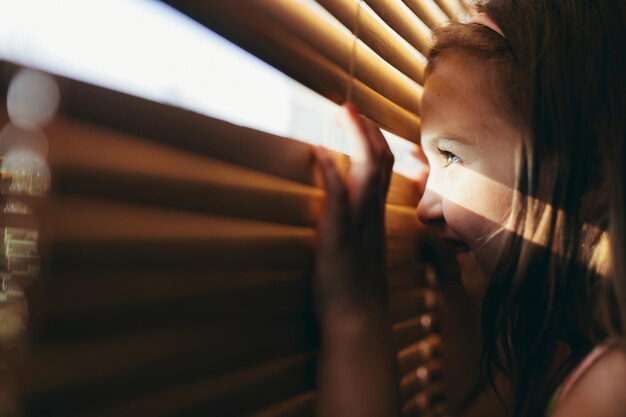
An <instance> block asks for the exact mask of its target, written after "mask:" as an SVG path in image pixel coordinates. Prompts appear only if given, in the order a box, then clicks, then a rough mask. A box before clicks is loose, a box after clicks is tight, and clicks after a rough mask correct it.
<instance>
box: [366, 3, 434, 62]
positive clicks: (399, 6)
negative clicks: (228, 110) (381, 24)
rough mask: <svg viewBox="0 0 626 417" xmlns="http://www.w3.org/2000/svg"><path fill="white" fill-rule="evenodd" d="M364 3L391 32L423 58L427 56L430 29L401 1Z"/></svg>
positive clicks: (429, 43) (430, 41) (429, 44)
mask: <svg viewBox="0 0 626 417" xmlns="http://www.w3.org/2000/svg"><path fill="white" fill-rule="evenodd" d="M365 2H366V3H367V4H368V5H369V6H370V7H371V8H372V10H374V12H376V14H377V15H378V16H380V18H381V19H383V20H384V21H385V23H387V24H388V25H389V26H390V27H391V28H392V29H393V30H395V31H396V32H398V34H399V35H400V36H402V37H403V38H404V39H406V40H407V42H409V43H410V44H411V45H413V46H414V47H415V48H416V49H417V50H418V51H420V52H421V53H422V54H423V55H424V56H428V52H429V50H430V47H431V43H432V39H431V33H430V29H429V28H428V26H426V24H425V23H424V22H422V21H421V20H420V19H418V18H417V16H415V14H413V13H412V12H411V10H410V9H409V8H408V7H407V6H406V5H405V4H404V3H403V2H402V0H365Z"/></svg>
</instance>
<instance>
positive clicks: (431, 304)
mask: <svg viewBox="0 0 626 417" xmlns="http://www.w3.org/2000/svg"><path fill="white" fill-rule="evenodd" d="M436 307H437V293H436V292H435V291H434V290H432V289H419V290H413V291H408V292H406V293H402V294H395V295H392V296H391V299H390V305H389V319H390V320H391V322H392V323H399V322H402V321H405V320H408V319H410V318H412V317H416V316H418V315H420V314H423V313H426V312H429V311H432V310H433V309H435V308H436Z"/></svg>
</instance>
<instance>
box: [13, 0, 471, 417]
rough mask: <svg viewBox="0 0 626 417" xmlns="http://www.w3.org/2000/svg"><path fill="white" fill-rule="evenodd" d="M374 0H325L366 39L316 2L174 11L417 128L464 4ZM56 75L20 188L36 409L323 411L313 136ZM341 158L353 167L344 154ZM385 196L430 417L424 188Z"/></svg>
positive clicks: (393, 286)
mask: <svg viewBox="0 0 626 417" xmlns="http://www.w3.org/2000/svg"><path fill="white" fill-rule="evenodd" d="M366 3H367V7H369V8H368V9H365V8H364V9H363V10H361V11H359V12H358V14H357V13H354V14H351V13H350V9H351V8H352V10H354V11H355V12H356V7H366V6H365V3H362V2H353V1H347V0H322V1H320V5H321V6H323V7H324V8H326V10H327V11H329V12H331V13H332V14H333V15H334V16H335V17H336V18H337V19H338V21H339V22H341V23H343V24H344V25H346V26H348V27H351V28H352V29H351V30H353V31H355V33H357V34H359V36H360V39H361V40H360V41H358V42H357V43H354V42H353V40H352V35H351V34H350V33H349V32H350V31H351V30H348V29H347V28H346V27H344V28H341V27H338V26H337V25H336V24H335V23H331V22H329V21H327V20H324V19H322V17H320V16H322V14H320V13H322V12H321V9H320V8H317V9H316V8H315V6H311V4H310V3H307V2H296V1H286V0H276V1H267V2H266V1H246V2H243V1H239V0H233V1H228V2H225V1H224V2H211V1H206V2H192V1H188V2H175V4H173V5H174V6H175V7H177V8H179V9H180V10H182V11H184V12H185V13H187V14H189V15H190V16H192V17H193V18H195V19H197V20H198V21H200V22H202V23H205V24H207V25H208V26H209V27H210V28H211V29H213V30H216V31H217V32H219V33H221V34H223V35H224V36H226V37H227V38H229V39H231V40H233V41H235V42H236V43H238V44H240V45H241V46H243V47H244V48H246V49H248V50H250V51H251V52H253V53H254V54H256V55H258V56H259V57H261V58H262V59H264V60H266V61H267V62H269V63H270V64H272V65H274V66H276V67H277V68H278V69H280V70H282V71H284V72H285V73H286V74H288V75H290V76H292V77H293V78H295V79H296V80H297V81H300V82H301V83H303V84H305V85H306V86H308V87H310V88H312V89H313V90H315V91H317V92H318V93H320V94H322V95H324V96H325V97H327V98H330V99H331V100H333V101H335V102H338V103H339V102H342V101H343V100H344V99H345V98H346V92H347V88H348V86H349V85H351V88H352V89H353V90H352V99H353V100H354V101H356V102H357V105H358V106H359V108H360V109H361V111H362V112H364V113H365V114H366V115H368V116H369V117H371V118H372V119H374V120H376V121H377V122H378V123H379V124H380V125H381V126H382V127H384V128H386V129H388V130H390V131H392V132H394V133H396V134H398V135H400V136H403V137H405V138H407V139H409V140H412V141H415V142H417V141H418V140H419V107H418V104H419V97H420V95H421V90H422V87H421V85H420V83H421V82H422V81H423V68H424V63H425V61H424V58H423V53H425V51H426V49H427V47H428V36H429V35H428V25H433V24H437V23H439V22H441V21H442V20H445V18H446V16H448V17H449V18H454V16H450V15H449V13H451V11H452V10H462V9H461V6H460V5H457V4H456V3H455V2H454V1H452V0H447V1H445V2H443V1H441V2H440V3H439V4H441V7H439V6H438V5H437V3H434V2H432V1H430V2H409V1H407V2H406V3H404V2H401V1H394V2H383V1H373V0H372V1H367V2H366ZM316 10H317V11H316ZM444 10H445V13H448V15H444ZM375 13H376V14H378V16H376V15H375ZM457 13H458V12H457ZM356 16H359V17H358V22H357V21H355V19H356ZM420 19H423V20H424V21H425V22H426V23H422V20H420ZM417 22H419V23H417ZM413 24H414V25H415V26H411V25H413ZM356 26H358V27H356ZM355 27H356V30H355ZM389 28H393V29H395V30H396V31H397V33H394V32H392V31H390V29H389ZM398 34H399V35H400V36H398ZM350 57H354V62H353V63H350ZM8 67H10V66H8ZM351 68H352V70H351ZM6 71H9V70H6ZM352 78H353V79H352ZM56 79H57V82H58V83H59V86H60V90H61V102H62V106H61V110H60V112H59V115H58V116H57V118H56V119H55V120H54V121H53V122H52V123H51V124H50V125H49V126H47V127H46V129H45V133H46V135H47V138H48V141H49V153H48V163H49V165H50V169H51V172H52V189H51V192H50V195H49V196H48V197H46V198H42V199H38V198H36V199H32V198H31V199H25V200H26V201H27V203H28V204H29V205H30V206H31V207H32V208H33V209H34V211H35V214H36V216H37V219H38V222H39V230H40V251H41V259H42V265H41V276H40V277H39V279H38V280H37V282H36V283H35V284H34V285H33V286H32V287H30V288H29V289H28V301H29V319H30V328H31V340H32V342H31V348H30V350H29V353H28V356H27V357H26V359H25V360H24V361H22V362H21V364H20V366H19V368H18V373H17V375H18V382H19V387H20V389H21V393H22V405H23V411H24V415H27V416H40V415H41V416H43V415H45V416H108V415H115V416H133V417H135V416H170V415H204V416H206V415H210V416H240V415H249V416H257V417H259V416H311V415H313V402H314V396H315V394H314V390H315V381H314V374H315V355H316V350H317V347H318V340H317V336H316V331H315V322H314V314H313V310H312V305H311V299H310V289H309V280H310V275H311V267H312V264H313V256H314V254H313V249H312V248H313V240H314V225H315V221H316V218H317V215H318V213H319V208H320V205H321V203H322V201H323V191H322V190H321V189H320V188H319V187H318V184H319V183H318V182H317V181H316V180H315V178H313V173H312V161H311V147H310V145H307V144H303V143H300V142H296V141H294V140H291V139H289V138H284V137H279V136H276V135H272V134H268V133H265V132H261V131H257V130H254V129H249V128H244V127H241V126H237V125H233V124H230V123H227V122H224V121H221V120H217V119H213V118H210V117H207V116H203V115H199V114H196V113H193V112H190V111H186V110H182V109H179V108H175V107H173V106H168V105H165V104H159V103H155V102H151V101H148V100H144V99H140V98H137V97H132V96H129V95H126V94H122V93H119V92H113V91H110V90H106V89H103V88H99V87H95V86H92V85H88V84H85V83H81V82H78V81H73V80H70V79H65V78H62V77H56ZM5 88H6V87H5ZM334 157H335V159H336V161H337V163H338V164H339V166H340V167H342V169H343V170H344V171H345V169H346V168H347V166H348V164H349V160H348V158H347V157H346V156H345V155H340V154H334ZM18 197H19V196H18ZM19 198H23V197H19ZM387 203H388V205H387V218H386V223H387V243H388V252H389V256H388V275H389V287H390V319H391V321H392V322H393V332H394V338H395V343H396V348H397V351H398V367H399V370H400V373H401V375H400V380H399V381H398V383H399V386H400V389H401V395H402V400H403V401H404V413H405V415H433V416H435V415H439V413H442V412H443V408H442V406H441V403H440V400H441V395H442V394H441V385H440V383H439V382H438V379H439V376H440V369H441V363H440V359H438V356H439V351H440V348H441V347H440V343H441V341H440V338H439V336H438V335H437V332H436V330H437V326H438V314H437V302H438V301H437V293H436V290H435V288H434V287H433V285H434V281H435V278H434V269H433V268H432V267H430V266H429V265H428V263H427V262H426V261H425V259H424V253H423V251H422V249H421V248H422V246H423V241H424V240H425V239H427V236H426V231H425V230H424V229H423V228H422V227H421V226H420V225H419V224H418V223H417V221H416V219H415V214H414V209H415V205H416V203H417V201H416V192H415V188H414V184H413V183H412V182H411V181H410V180H409V179H407V178H405V177H402V176H400V175H397V174H394V175H393V178H392V182H391V189H390V192H389V197H388V201H387ZM3 218H6V215H4V217H3Z"/></svg>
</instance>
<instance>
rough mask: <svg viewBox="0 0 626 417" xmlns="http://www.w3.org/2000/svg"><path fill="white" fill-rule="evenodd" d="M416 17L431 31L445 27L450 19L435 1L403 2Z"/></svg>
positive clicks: (412, 0)
mask: <svg viewBox="0 0 626 417" xmlns="http://www.w3.org/2000/svg"><path fill="white" fill-rule="evenodd" d="M403 1H404V4H406V5H407V6H409V9H411V10H412V11H413V12H414V13H415V15H416V16H417V17H418V18H419V19H420V20H421V21H422V22H424V23H426V24H427V25H428V26H430V28H431V29H434V28H436V27H439V26H443V25H445V24H446V23H447V22H449V21H450V18H449V17H448V16H447V15H446V14H445V13H444V12H443V10H441V8H439V5H438V4H437V3H435V0H403Z"/></svg>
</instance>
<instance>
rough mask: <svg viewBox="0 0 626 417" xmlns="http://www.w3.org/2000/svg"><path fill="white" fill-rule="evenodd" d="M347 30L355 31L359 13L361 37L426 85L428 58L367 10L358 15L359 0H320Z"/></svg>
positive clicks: (388, 60)
mask: <svg viewBox="0 0 626 417" xmlns="http://www.w3.org/2000/svg"><path fill="white" fill-rule="evenodd" d="M317 2H318V3H320V4H321V5H322V6H324V8H325V9H326V10H328V11H329V12H330V13H332V14H333V16H335V17H336V18H337V19H338V20H339V21H340V22H341V23H343V25H344V26H345V27H347V28H348V29H351V30H354V28H355V27H357V26H356V23H355V22H356V18H357V14H358V22H359V23H358V37H359V39H361V40H362V41H363V42H364V43H365V44H366V45H367V46H369V47H370V48H371V49H372V50H373V51H374V52H376V53H377V54H378V55H380V56H381V57H382V58H383V59H384V60H385V61H387V62H389V63H390V64H391V65H393V66H394V67H396V68H397V69H398V70H400V71H401V72H402V73H404V74H405V75H407V76H408V77H409V78H410V79H412V80H414V81H415V82H418V83H420V84H422V85H423V83H424V70H425V69H426V58H424V56H423V55H422V54H421V53H420V52H418V51H417V49H415V48H414V47H412V46H411V45H410V44H409V43H408V42H403V41H401V40H400V39H401V38H399V37H397V36H394V35H393V34H392V33H391V31H390V29H388V28H387V27H385V25H384V24H381V22H380V21H379V20H377V19H376V18H374V17H373V16H372V15H371V14H370V13H368V12H367V10H364V9H362V10H361V11H359V12H358V13H357V11H356V8H357V7H362V6H361V5H360V3H359V2H357V1H355V0H317Z"/></svg>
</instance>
